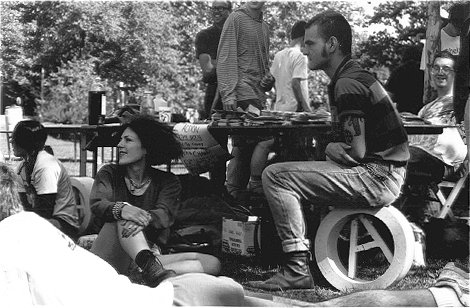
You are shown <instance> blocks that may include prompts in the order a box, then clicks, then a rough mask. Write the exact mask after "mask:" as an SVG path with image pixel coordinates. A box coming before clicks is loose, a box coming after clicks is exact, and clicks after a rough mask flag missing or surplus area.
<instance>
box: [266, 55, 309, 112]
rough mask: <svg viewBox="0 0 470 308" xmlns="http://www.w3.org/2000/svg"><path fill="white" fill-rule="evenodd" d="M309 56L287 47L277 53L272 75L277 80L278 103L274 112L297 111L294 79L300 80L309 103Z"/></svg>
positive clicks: (303, 93)
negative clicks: (293, 88)
mask: <svg viewBox="0 0 470 308" xmlns="http://www.w3.org/2000/svg"><path fill="white" fill-rule="evenodd" d="M307 63H308V60H307V56H305V55H303V54H302V52H301V51H300V50H299V48H296V47H287V48H284V49H283V50H281V51H279V52H278V53H276V55H275V56H274V61H273V64H272V66H271V74H272V75H273V76H274V78H275V79H276V82H275V88H276V102H275V104H274V110H277V111H297V100H296V99H295V96H294V91H293V90H292V79H293V78H300V79H301V82H300V86H301V89H302V95H303V96H304V98H305V100H306V101H307V102H308V101H309V98H308V80H307V78H308V67H307Z"/></svg>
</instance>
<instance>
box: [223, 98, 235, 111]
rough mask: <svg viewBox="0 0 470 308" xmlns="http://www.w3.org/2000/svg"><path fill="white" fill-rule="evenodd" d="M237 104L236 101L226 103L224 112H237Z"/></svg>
mask: <svg viewBox="0 0 470 308" xmlns="http://www.w3.org/2000/svg"><path fill="white" fill-rule="evenodd" d="M236 109H237V102H236V101H235V100H229V101H226V102H224V110H236Z"/></svg>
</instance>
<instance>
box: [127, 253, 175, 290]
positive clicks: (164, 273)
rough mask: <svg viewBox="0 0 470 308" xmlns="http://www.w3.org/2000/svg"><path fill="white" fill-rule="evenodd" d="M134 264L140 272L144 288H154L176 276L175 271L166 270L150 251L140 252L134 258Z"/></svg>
mask: <svg viewBox="0 0 470 308" xmlns="http://www.w3.org/2000/svg"><path fill="white" fill-rule="evenodd" d="M135 263H137V265H138V266H139V267H140V269H141V270H142V280H143V281H144V282H145V285H146V286H149V287H151V288H155V287H156V286H158V285H159V284H160V283H161V282H162V281H163V280H165V279H168V278H170V277H174V276H176V273H175V271H172V270H166V269H164V268H163V265H162V263H161V262H160V260H158V258H156V257H155V255H154V254H153V253H152V252H151V251H150V250H142V251H140V252H139V253H138V254H137V256H136V257H135Z"/></svg>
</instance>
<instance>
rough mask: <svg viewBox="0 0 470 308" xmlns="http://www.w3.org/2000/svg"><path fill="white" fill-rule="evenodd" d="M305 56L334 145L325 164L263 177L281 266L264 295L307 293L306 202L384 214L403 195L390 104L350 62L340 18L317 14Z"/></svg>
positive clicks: (279, 167)
mask: <svg viewBox="0 0 470 308" xmlns="http://www.w3.org/2000/svg"><path fill="white" fill-rule="evenodd" d="M304 42H305V47H304V49H303V51H304V54H305V55H307V57H308V67H309V68H310V69H311V70H323V71H324V72H325V73H326V74H327V75H328V77H329V78H330V79H331V83H330V85H329V86H328V95H329V97H330V105H331V111H332V121H333V124H334V125H333V127H334V129H335V130H337V131H336V132H334V133H333V134H334V136H335V137H334V139H333V141H332V142H330V143H328V145H327V146H326V149H325V153H326V155H327V160H326V161H297V162H287V163H278V164H273V165H270V166H268V167H267V168H266V169H265V170H264V171H263V176H262V179H263V190H264V193H265V195H266V199H267V201H268V204H269V208H270V210H271V213H272V215H273V219H274V224H275V226H276V230H277V233H278V235H279V237H280V239H281V243H282V249H283V251H284V257H285V261H284V264H283V266H282V268H281V270H280V271H279V272H278V273H277V274H275V275H274V276H273V277H271V278H270V279H268V280H266V281H253V282H250V283H249V285H250V286H252V287H255V288H259V289H264V290H276V291H278V290H287V289H310V288H312V287H313V286H314V281H313V277H312V274H311V272H310V268H309V261H310V241H309V239H308V238H307V234H306V233H307V228H306V222H305V216H304V212H303V209H302V204H303V203H304V201H308V202H309V203H310V204H312V205H313V206H330V205H332V206H337V205H344V204H347V205H348V206H351V207H370V206H374V207H381V206H387V205H389V204H391V203H392V202H393V201H395V199H396V198H397V197H398V195H399V194H400V189H401V186H402V185H403V182H404V177H405V173H406V162H407V160H408V158H409V151H408V138H407V134H406V131H405V128H404V127H403V123H402V122H401V119H400V116H399V114H398V112H397V110H396V109H395V107H394V105H393V102H392V100H391V99H390V97H389V96H388V94H387V92H386V91H385V89H384V88H383V87H382V86H381V84H380V82H379V81H377V80H376V79H375V78H374V77H373V75H372V74H370V73H369V72H367V71H366V70H364V69H362V68H361V66H360V65H359V64H358V63H357V62H355V61H354V60H352V59H351V45H352V30H351V26H350V25H349V23H348V21H347V20H346V19H345V18H344V16H343V15H341V14H340V13H337V12H334V11H326V12H324V13H321V14H318V15H316V16H315V17H313V18H312V19H310V21H309V22H308V23H307V25H306V27H305V37H304Z"/></svg>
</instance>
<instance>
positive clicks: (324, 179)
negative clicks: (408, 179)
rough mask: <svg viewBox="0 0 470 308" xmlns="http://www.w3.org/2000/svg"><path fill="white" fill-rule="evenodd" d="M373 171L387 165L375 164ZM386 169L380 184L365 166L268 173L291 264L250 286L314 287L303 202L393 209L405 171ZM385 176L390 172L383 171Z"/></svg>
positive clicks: (283, 167) (309, 165) (292, 166)
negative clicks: (386, 206)
mask: <svg viewBox="0 0 470 308" xmlns="http://www.w3.org/2000/svg"><path fill="white" fill-rule="evenodd" d="M374 165H375V164H374ZM371 168H372V167H371ZM373 168H375V169H374V170H379V168H382V167H381V166H379V165H375V166H374V167H373ZM373 168H372V169H373ZM384 168H388V169H387V172H388V171H390V176H389V177H385V176H384V177H383V178H382V177H381V178H380V180H379V179H378V178H377V175H372V173H371V172H370V171H368V170H369V169H368V168H366V167H365V166H358V167H353V168H349V167H345V166H340V165H338V164H336V163H334V162H331V161H321V162H312V161H308V162H291V163H279V164H274V165H270V166H268V167H267V168H266V169H265V171H264V172H263V188H264V193H265V196H266V199H267V201H268V204H269V207H270V210H271V213H272V215H273V219H274V223H275V226H276V230H277V232H278V235H279V237H280V239H281V241H282V248H283V251H284V253H285V257H286V264H285V265H284V267H283V268H282V269H281V272H280V273H278V274H276V275H275V276H274V277H272V278H271V279H268V280H267V281H265V282H261V283H260V282H252V283H250V284H251V285H252V286H253V287H257V288H261V289H266V290H276V289H289V288H290V289H292V288H310V287H311V286H312V285H313V280H312V277H311V274H310V272H309V268H308V265H307V264H308V256H309V250H310V245H309V240H308V239H307V238H306V225H305V221H304V214H303V210H302V206H301V201H302V200H308V201H310V202H312V203H313V204H314V205H315V206H318V205H334V206H348V207H361V206H364V207H365V206H370V204H373V205H374V206H385V205H389V204H391V203H392V202H393V201H394V200H395V199H396V197H397V196H398V195H399V193H400V189H401V186H402V184H403V181H404V179H403V178H404V174H405V168H404V167H401V168H397V169H395V168H394V167H384ZM384 174H387V173H386V172H385V171H384Z"/></svg>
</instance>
